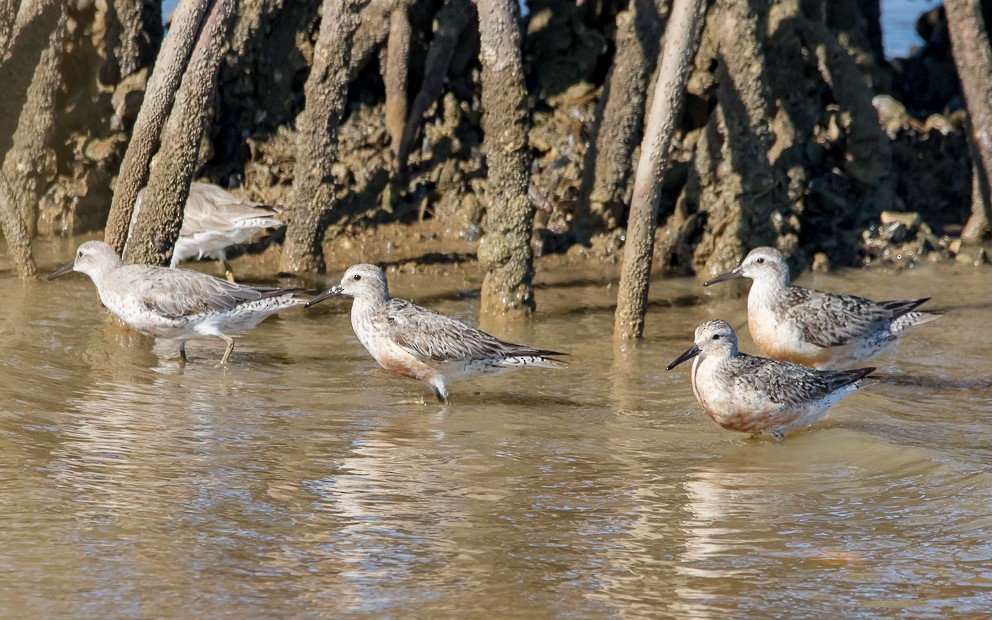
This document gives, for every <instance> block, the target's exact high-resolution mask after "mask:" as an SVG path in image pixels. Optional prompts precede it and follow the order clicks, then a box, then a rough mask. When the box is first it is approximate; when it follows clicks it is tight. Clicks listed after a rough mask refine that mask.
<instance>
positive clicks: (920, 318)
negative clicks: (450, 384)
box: [889, 312, 941, 334]
mask: <svg viewBox="0 0 992 620" xmlns="http://www.w3.org/2000/svg"><path fill="white" fill-rule="evenodd" d="M940 316H941V315H940V314H939V313H937V312H908V313H906V314H904V315H902V316H899V317H896V319H895V320H894V321H892V325H891V326H890V327H889V331H891V332H892V333H893V334H901V333H902V332H904V331H906V330H907V329H909V328H910V327H915V326H917V325H922V324H924V323H929V322H930V321H932V320H934V319H937V318H940Z"/></svg>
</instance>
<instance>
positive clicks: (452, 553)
mask: <svg viewBox="0 0 992 620" xmlns="http://www.w3.org/2000/svg"><path fill="white" fill-rule="evenodd" d="M73 246H74V243H73V242H72V241H65V242H60V243H59V244H56V246H55V247H52V248H43V249H42V252H41V256H42V264H43V267H44V268H50V267H52V266H54V264H55V263H56V261H57V257H56V253H58V254H60V255H61V256H60V257H59V258H60V259H61V258H62V257H68V256H71V252H72V247H73ZM203 268H204V269H210V266H209V265H206V266H204V267H203ZM390 277H391V283H392V289H393V292H394V294H396V295H398V296H405V297H410V298H413V299H417V300H426V301H427V303H428V304H429V305H431V306H433V307H435V308H437V309H440V310H442V311H444V312H448V313H451V314H454V315H456V316H459V317H462V318H466V319H468V320H471V321H473V322H474V317H475V316H476V313H477V308H478V300H477V298H476V295H475V289H474V288H473V285H472V284H471V283H467V284H465V283H462V282H461V281H458V282H454V283H452V282H442V283H437V282H434V281H433V278H431V277H429V276H427V275H411V274H405V273H394V274H391V276H390ZM800 283H801V284H804V285H807V286H814V287H817V288H822V289H828V290H844V291H849V292H855V293H862V294H867V295H871V296H873V297H876V298H880V299H882V298H884V299H890V298H902V297H917V296H933V297H934V301H933V302H931V305H932V306H933V307H934V308H938V307H943V308H946V309H948V313H947V315H946V316H944V317H942V318H941V319H940V320H939V321H936V322H933V323H930V324H928V325H925V326H922V327H920V328H917V329H915V330H914V331H913V332H912V333H911V334H910V335H909V336H908V337H906V338H905V339H904V341H903V342H902V343H901V345H900V346H899V347H898V348H897V349H895V350H894V351H893V352H891V353H889V354H888V355H887V356H885V357H884V358H882V359H881V360H879V363H878V365H879V366H880V372H881V373H882V374H884V375H885V376H887V377H889V378H890V381H889V382H886V383H884V384H881V385H878V386H876V387H874V388H872V389H871V390H870V391H866V392H864V393H860V394H856V395H854V396H853V397H851V398H849V399H848V400H846V401H844V402H843V403H841V404H840V405H839V406H838V407H837V408H836V410H835V411H834V412H833V413H832V414H831V415H830V416H829V417H828V418H827V419H826V420H825V421H823V422H821V423H820V424H818V425H816V426H815V427H813V428H811V429H809V430H806V431H802V432H794V433H792V434H790V435H789V436H788V437H787V438H786V440H785V441H783V442H781V443H776V442H773V441H767V440H761V439H758V440H755V439H748V438H746V437H744V436H741V435H738V434H734V433H730V432H727V431H723V430H721V429H720V428H719V427H717V426H716V425H715V424H714V423H713V422H711V421H710V420H709V419H708V418H707V417H706V416H705V415H704V414H703V413H702V411H701V410H700V408H699V407H698V405H697V404H696V403H695V401H694V400H693V398H692V393H691V389H690V386H689V378H688V371H687V368H681V367H680V368H678V369H676V370H675V371H673V372H670V373H669V372H665V370H664V367H665V365H666V364H667V363H668V362H669V361H671V360H672V359H673V358H675V357H676V356H677V355H678V354H679V353H681V352H682V351H683V350H684V349H685V348H686V347H687V346H688V345H689V344H690V342H691V334H692V330H693V328H694V327H695V325H696V324H697V323H699V322H701V321H702V320H704V319H708V318H716V317H720V318H726V319H728V320H729V321H730V322H731V323H732V324H733V325H735V326H737V327H741V329H742V331H745V332H746V330H744V327H743V326H744V324H745V318H744V315H743V309H744V300H743V298H742V295H743V292H744V290H745V289H744V288H743V287H735V286H734V285H733V284H727V285H721V286H720V287H713V288H710V289H704V288H702V287H701V286H700V285H699V283H698V282H697V281H695V280H689V279H685V280H659V281H656V282H655V283H654V286H653V289H652V300H653V302H654V303H653V304H652V310H651V315H650V317H649V322H648V326H647V333H646V337H645V340H644V342H643V343H642V344H640V345H639V346H636V347H633V348H632V349H631V350H629V351H626V352H617V353H614V351H613V348H612V345H611V344H610V340H609V334H610V332H611V329H612V318H613V317H612V313H611V310H610V309H609V307H608V305H609V300H610V299H611V298H612V296H613V289H611V288H609V287H608V286H607V285H605V284H597V283H592V282H586V281H583V280H581V279H579V280H576V281H575V282H573V283H567V282H566V283H559V284H557V285H555V286H543V287H542V288H541V289H540V290H539V293H538V303H539V304H540V307H541V312H540V314H539V316H538V318H537V320H536V321H534V322H533V323H532V324H529V325H525V326H518V327H515V328H512V329H507V330H501V331H500V333H501V335H504V336H507V337H510V338H514V339H518V340H520V341H524V342H528V343H533V344H536V345H540V346H544V347H549V348H556V349H564V350H567V351H569V352H570V353H571V357H570V358H569V361H570V366H569V368H568V369H567V370H563V371H543V370H536V371H522V372H518V373H516V374H510V375H505V376H503V377H501V378H498V379H490V380H485V381H478V382H473V383H461V384H455V385H454V389H453V398H454V400H455V404H454V405H453V406H451V407H447V408H442V407H440V406H438V405H435V404H433V403H430V404H427V405H426V406H425V405H422V404H410V403H409V402H407V403H404V402H403V401H409V400H410V399H419V398H420V397H421V396H423V395H427V394H428V392H427V389H426V387H424V386H422V385H420V384H418V383H416V382H412V381H408V380H405V379H401V378H396V377H392V376H389V375H387V374H385V373H384V372H382V371H381V370H379V369H378V367H377V366H376V365H375V363H374V362H373V361H372V360H371V359H370V358H369V357H368V356H367V355H366V354H365V352H364V350H363V349H362V348H361V345H359V344H358V342H357V340H356V339H355V337H354V335H353V334H352V332H351V329H350V324H349V321H348V318H347V315H346V314H345V311H346V308H347V306H346V305H345V304H344V303H337V302H331V303H327V304H326V305H322V306H318V307H316V308H314V309H312V310H302V309H298V310H292V311H289V312H286V313H284V315H283V317H282V318H279V319H275V320H269V321H267V322H266V323H263V324H262V325H261V326H260V327H259V328H257V329H256V330H254V331H252V332H249V333H246V334H243V335H241V336H240V337H239V338H238V346H237V348H236V349H235V351H234V356H233V358H232V363H231V364H230V365H229V367H228V368H227V369H226V371H225V370H218V369H215V368H213V366H212V364H213V363H214V362H215V361H216V359H218V358H219V356H220V355H221V353H222V351H223V343H222V342H221V341H219V340H217V341H211V340H204V341H194V342H191V343H190V345H189V347H188V350H189V353H190V356H191V358H192V362H191V363H189V364H188V365H186V366H185V367H183V366H180V365H179V364H178V363H177V361H176V360H174V359H171V358H173V357H174V356H175V354H176V349H175V345H174V344H173V343H169V342H167V341H162V342H157V343H156V342H153V341H152V340H150V339H146V338H143V337H140V336H136V335H134V334H132V333H131V332H128V331H127V330H125V329H123V328H121V327H118V326H117V325H115V324H113V323H111V322H110V321H108V319H107V314H106V312H105V310H103V309H102V308H101V307H100V305H99V303H98V301H97V298H96V294H95V290H94V289H93V287H92V285H91V283H90V282H89V280H88V279H87V278H85V277H84V276H81V275H75V276H70V277H68V278H66V279H63V280H59V281H55V282H45V281H42V280H39V281H32V282H27V283H22V282H20V281H18V280H17V279H16V278H14V277H13V276H12V275H11V274H10V273H9V272H4V273H2V274H0V295H2V296H3V299H4V302H3V303H2V304H0V334H2V338H3V341H4V343H5V351H4V353H5V354H4V356H3V358H2V359H0V372H2V373H3V376H4V378H5V380H4V381H3V382H2V383H0V455H2V456H0V566H3V568H4V570H3V577H0V611H2V615H3V616H6V617H38V616H45V617H52V616H58V615H76V616H85V617H111V616H113V617H139V616H186V617H214V616H222V615H225V616H226V615H231V616H236V615H237V616H244V617H276V616H280V617H286V616H293V617H339V616H341V615H348V616H350V617H382V616H402V617H450V616H454V615H459V616H483V615H486V616H493V615H495V616H498V617H548V616H578V617H602V616H624V617H626V616H632V617H636V616H652V617H657V616H665V615H679V616H689V617H694V618H707V617H714V618H723V617H728V616H729V615H735V616H738V617H740V616H745V615H746V616H772V615H776V616H783V615H784V616H788V617H802V616H813V615H818V616H823V615H826V614H827V613H828V612H830V613H832V614H833V615H835V616H838V615H844V616H863V617H872V616H891V615H893V614H895V613H902V614H906V615H909V616H912V617H945V616H946V615H947V614H948V613H949V612H952V611H953V612H957V613H968V612H970V613H975V614H980V613H987V610H988V609H989V607H990V605H992V541H990V538H989V531H990V528H992V477H990V475H989V473H988V469H989V464H990V463H992V425H990V424H989V422H990V420H992V388H990V376H992V359H990V355H989V351H992V335H990V332H989V330H988V329H987V325H988V317H989V310H990V306H992V299H990V292H992V287H990V283H992V271H990V270H989V269H978V270H975V269H973V268H970V267H958V266H946V265H942V266H925V267H922V268H918V269H917V270H914V271H910V272H903V273H898V274H892V273H882V272H871V273H865V272H856V271H850V272H845V273H842V274H840V275H830V276H806V277H804V278H802V279H801V280H800ZM742 347H743V348H744V349H745V350H748V351H751V350H753V349H752V347H751V345H750V342H749V341H748V339H747V337H746V336H745V335H742Z"/></svg>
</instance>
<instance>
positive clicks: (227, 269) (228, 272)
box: [220, 258, 237, 284]
mask: <svg viewBox="0 0 992 620" xmlns="http://www.w3.org/2000/svg"><path fill="white" fill-rule="evenodd" d="M220 264H221V265H223V266H224V277H225V278H227V281H228V282H230V283H231V284H237V280H235V279H234V270H233V269H231V264H230V263H229V262H227V259H226V258H223V259H221V261H220Z"/></svg>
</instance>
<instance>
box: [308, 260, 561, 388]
mask: <svg viewBox="0 0 992 620" xmlns="http://www.w3.org/2000/svg"><path fill="white" fill-rule="evenodd" d="M338 295H343V296H346V297H352V298H354V302H353V303H352V306H351V326H352V328H353V329H354V330H355V335H357V336H358V340H359V341H360V342H361V343H362V345H363V346H364V347H365V349H366V350H367V351H368V352H369V353H371V354H372V357H374V358H375V361H377V362H378V363H379V365H380V366H382V367H383V368H385V369H386V370H388V371H390V372H393V373H396V374H398V375H401V376H403V377H409V378H411V379H419V380H421V381H426V382H427V383H428V384H429V385H430V386H431V390H433V391H434V395H435V396H437V398H438V400H440V401H441V402H444V403H449V402H450V399H449V394H448V381H449V380H456V379H461V378H466V377H473V376H478V375H487V374H498V373H501V372H504V371H507V370H513V369H516V368H527V367H530V368H560V367H561V363H560V362H557V361H556V360H553V359H549V358H550V357H553V356H556V355H564V353H558V352H556V351H549V350H547V349H536V348H534V347H529V346H526V345H522V344H514V343H512V342H506V341H504V340H500V339H499V338H496V337H495V336H491V335H489V334H487V333H485V332H484V331H481V330H479V329H476V328H474V327H472V326H471V325H467V324H465V323H462V322H461V321H458V320H456V319H453V318H451V317H448V316H445V315H443V314H441V313H440V312H436V311H434V310H430V309H428V308H422V307H420V306H418V305H416V304H414V303H411V302H409V301H405V300H403V299H394V298H392V297H390V296H389V289H388V286H387V284H386V274H385V273H383V271H382V269H380V268H379V267H376V266H375V265H366V264H360V265H353V266H351V267H350V268H349V269H348V270H347V271H346V272H345V274H344V277H342V278H341V284H339V285H337V286H335V287H333V288H331V289H329V290H327V291H325V292H324V293H321V294H320V295H318V296H317V297H314V298H313V299H312V300H311V301H310V302H309V303H308V304H307V307H310V306H312V305H314V304H316V303H319V302H321V301H323V300H324V299H327V298H328V297H334V296H338Z"/></svg>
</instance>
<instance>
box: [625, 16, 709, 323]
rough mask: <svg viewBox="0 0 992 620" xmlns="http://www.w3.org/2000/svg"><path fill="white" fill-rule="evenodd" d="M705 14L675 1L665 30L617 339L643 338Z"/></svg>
mask: <svg viewBox="0 0 992 620" xmlns="http://www.w3.org/2000/svg"><path fill="white" fill-rule="evenodd" d="M705 10H706V3H705V2H704V0H675V2H674V3H673V6H672V14H671V19H670V20H669V22H668V27H667V28H666V30H665V48H664V51H663V52H662V55H661V59H660V64H661V67H660V70H659V72H658V78H657V80H656V82H655V87H654V91H655V92H654V98H653V99H652V102H651V110H650V112H649V114H648V123H647V129H646V131H645V135H644V140H643V141H642V142H641V156H640V160H639V161H638V162H637V175H636V177H635V178H634V195H633V199H632V200H631V204H630V217H629V220H628V223H627V242H626V245H625V246H624V256H623V271H622V272H621V274H620V290H619V293H618V297H617V312H616V321H615V324H614V328H613V336H614V338H616V339H622V340H628V339H633V338H640V337H641V334H643V332H644V315H645V312H646V311H647V301H648V280H649V278H650V275H651V258H652V255H653V253H654V232H655V226H656V224H657V218H658V201H659V198H660V193H661V179H662V175H663V174H664V172H665V168H666V167H667V166H668V160H669V151H670V147H671V142H672V137H673V136H674V135H675V127H676V123H678V120H679V115H680V114H681V111H682V104H683V102H684V100H685V90H686V84H687V82H688V80H689V73H690V71H691V69H692V61H693V57H694V56H695V54H696V45H697V42H698V40H699V32H700V30H701V29H702V27H703V15H704V12H705Z"/></svg>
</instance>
